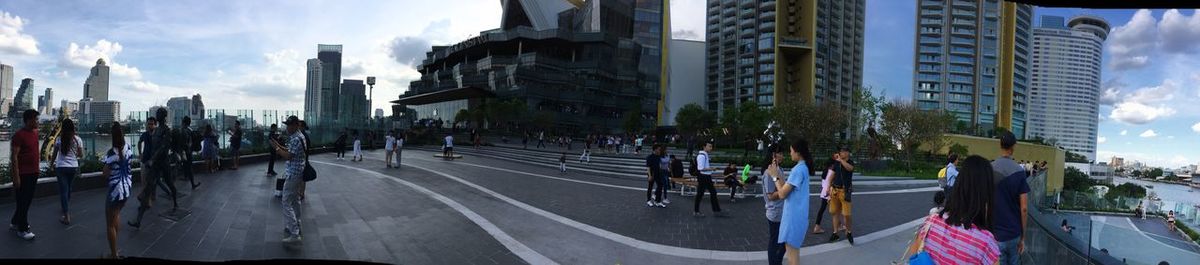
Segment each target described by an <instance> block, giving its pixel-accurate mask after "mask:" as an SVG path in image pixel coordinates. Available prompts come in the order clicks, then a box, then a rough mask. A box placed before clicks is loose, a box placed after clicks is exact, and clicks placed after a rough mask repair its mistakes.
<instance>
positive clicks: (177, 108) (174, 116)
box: [151, 96, 194, 126]
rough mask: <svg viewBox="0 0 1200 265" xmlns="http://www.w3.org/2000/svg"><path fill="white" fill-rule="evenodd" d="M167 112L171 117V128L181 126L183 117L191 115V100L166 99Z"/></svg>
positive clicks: (185, 98) (180, 98) (186, 98)
mask: <svg viewBox="0 0 1200 265" xmlns="http://www.w3.org/2000/svg"><path fill="white" fill-rule="evenodd" d="M167 112H168V113H169V114H170V115H171V118H170V119H169V120H170V124H171V126H179V125H180V124H183V117H187V116H189V115H191V113H192V99H191V98H189V97H186V96H185V97H173V98H170V99H167ZM151 113H153V112H151ZM193 124H194V123H193Z"/></svg>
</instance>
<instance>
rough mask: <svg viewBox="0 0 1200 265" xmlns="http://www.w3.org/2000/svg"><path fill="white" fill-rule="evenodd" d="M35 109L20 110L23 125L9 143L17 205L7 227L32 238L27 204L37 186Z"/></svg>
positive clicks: (39, 156) (38, 156)
mask: <svg viewBox="0 0 1200 265" xmlns="http://www.w3.org/2000/svg"><path fill="white" fill-rule="evenodd" d="M37 116H38V112H37V111H35V110H32V109H28V110H25V112H24V113H22V114H21V118H22V121H23V122H24V123H25V127H22V128H21V129H19V130H17V132H16V133H13V136H12V141H11V142H10V143H9V147H10V148H11V149H10V150H11V151H12V153H11V154H9V159H10V160H11V161H9V165H10V166H11V167H12V168H10V169H9V170H10V171H9V172H10V173H11V174H12V175H11V176H10V177H11V178H12V181H13V184H12V185H13V190H14V192H13V193H14V194H15V195H16V197H17V198H16V202H17V209H16V211H13V216H12V221H11V222H9V223H8V229H9V230H16V231H17V237H20V238H22V239H25V240H33V238H34V234H33V232H31V231H29V205H30V204H32V203H33V192H34V188H35V187H37V178H38V174H39V173H41V169H40V168H39V167H40V163H41V161H40V159H41V157H42V154H41V152H39V150H40V149H38V132H37V128H38V120H37Z"/></svg>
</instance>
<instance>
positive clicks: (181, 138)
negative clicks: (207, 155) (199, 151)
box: [174, 116, 275, 190]
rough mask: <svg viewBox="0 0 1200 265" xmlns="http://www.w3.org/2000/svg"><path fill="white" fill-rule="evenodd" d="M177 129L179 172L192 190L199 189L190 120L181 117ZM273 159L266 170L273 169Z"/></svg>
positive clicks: (176, 146)
mask: <svg viewBox="0 0 1200 265" xmlns="http://www.w3.org/2000/svg"><path fill="white" fill-rule="evenodd" d="M180 123H182V124H181V126H179V128H175V132H174V134H175V139H174V141H175V152H176V154H177V155H178V157H179V164H178V165H179V172H182V173H183V177H185V178H187V180H188V183H190V184H192V190H196V188H199V187H200V182H196V174H193V173H192V149H193V148H192V144H193V143H192V129H191V126H192V118H191V117H188V116H183V120H182V121H181V122H180ZM274 165H275V159H274V157H272V159H271V163H270V164H269V166H268V169H270V168H271V167H274Z"/></svg>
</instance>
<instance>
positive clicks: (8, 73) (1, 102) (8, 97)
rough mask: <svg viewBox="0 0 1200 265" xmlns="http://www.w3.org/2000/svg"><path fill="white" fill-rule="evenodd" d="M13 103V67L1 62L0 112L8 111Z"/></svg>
mask: <svg viewBox="0 0 1200 265" xmlns="http://www.w3.org/2000/svg"><path fill="white" fill-rule="evenodd" d="M12 104H13V67H12V66H10V65H7V64H0V113H8V111H9V109H11V108H12Z"/></svg>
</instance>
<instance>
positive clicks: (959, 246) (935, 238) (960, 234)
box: [904, 156, 1023, 264]
mask: <svg viewBox="0 0 1200 265" xmlns="http://www.w3.org/2000/svg"><path fill="white" fill-rule="evenodd" d="M993 171H994V170H993V169H992V166H991V165H990V164H988V161H987V159H986V158H983V157H981V156H970V157H967V159H966V161H964V167H963V171H962V174H961V175H960V176H959V177H958V184H957V185H956V186H955V188H953V189H951V190H950V195H949V198H947V200H946V207H945V208H943V209H942V210H941V211H940V212H938V213H935V214H931V215H929V216H928V217H926V218H925V223H924V224H922V225H921V227H922V228H921V230H920V231H919V232H918V233H917V236H916V238H914V239H913V241H912V244H910V245H909V247H908V251H907V252H906V253H905V254H904V257H905V258H907V257H908V255H909V254H910V253H916V255H917V256H927V257H928V259H929V260H930V261H931V262H932V263H933V264H996V263H997V261H1000V260H1001V257H1000V253H1001V249H1000V248H1001V246H1000V245H999V244H998V243H997V241H995V240H994V239H993V234H992V232H990V231H988V230H989V229H991V228H992V226H993V225H994V223H993V222H992V219H990V218H989V217H988V215H989V214H990V213H989V212H988V211H989V209H988V208H990V207H993V206H995V205H994V204H992V202H993V201H992V199H993V193H994V192H995V188H994V187H993V185H994V184H993V180H992V179H993V176H992V175H993ZM1018 173H1023V172H1018Z"/></svg>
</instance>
